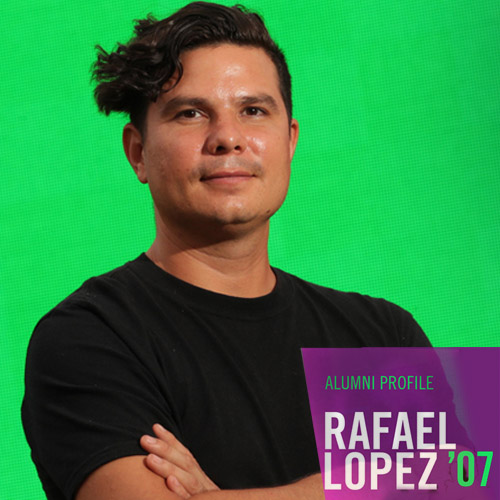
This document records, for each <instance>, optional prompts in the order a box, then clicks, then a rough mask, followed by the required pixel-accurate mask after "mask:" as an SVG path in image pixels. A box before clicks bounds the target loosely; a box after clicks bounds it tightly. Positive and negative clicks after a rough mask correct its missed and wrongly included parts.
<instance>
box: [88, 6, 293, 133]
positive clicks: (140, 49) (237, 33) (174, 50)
mask: <svg viewBox="0 0 500 500" xmlns="http://www.w3.org/2000/svg"><path fill="white" fill-rule="evenodd" d="M134 34H135V36H134V37H133V38H132V39H131V40H130V41H129V42H128V43H127V44H125V45H124V44H118V48H117V49H116V50H115V51H114V52H111V53H107V52H106V51H105V50H104V49H103V48H102V47H101V46H99V45H98V46H97V47H96V49H97V51H98V54H97V61H96V63H95V64H94V66H93V78H94V80H95V81H97V82H98V85H97V87H96V89H95V91H94V96H95V99H96V101H97V105H98V107H99V110H100V111H102V112H104V113H105V114H106V115H109V113H111V112H112V111H117V112H124V113H127V114H128V115H129V116H130V121H131V122H132V123H133V124H134V125H135V126H136V127H137V128H138V129H139V130H140V131H141V133H144V132H145V130H144V121H145V117H146V111H147V108H148V105H149V103H150V102H154V101H156V100H157V99H158V96H159V95H160V93H161V92H165V90H162V87H163V85H164V84H165V82H167V81H168V80H169V79H170V78H171V77H172V75H174V73H176V74H177V75H178V76H177V81H176V82H175V85H176V84H177V83H178V82H179V80H180V79H181V78H182V64H181V62H180V60H179V56H180V55H181V54H182V52H184V51H186V50H190V49H194V48H197V47H201V46H207V45H217V44H220V43H232V44H236V45H244V46H253V47H258V48H262V49H263V50H265V51H266V53H267V54H268V56H269V57H270V58H271V60H272V62H273V63H274V65H275V66H276V69H277V72H278V77H279V87H280V92H281V95H282V97H283V101H284V103H285V107H286V110H287V114H288V118H289V120H291V117H292V96H291V92H292V91H291V78H290V72H289V71H288V66H287V63H286V60H285V56H284V55H283V52H282V51H281V50H280V48H279V47H278V46H277V45H276V43H275V42H274V41H273V40H272V38H271V36H270V35H269V32H268V31H267V28H266V26H265V25H264V21H263V20H262V18H261V17H260V16H259V15H258V14H255V13H252V12H249V11H247V10H246V9H245V8H244V7H243V6H241V5H235V6H234V7H225V6H223V5H219V4H215V3H208V2H193V3H190V4H188V5H186V6H185V7H183V8H182V9H180V10H178V11H177V12H175V13H174V14H172V15H171V16H170V17H167V18H166V19H162V20H160V21H158V20H156V19H155V18H154V17H153V16H151V15H149V16H148V17H147V18H146V19H143V20H139V21H136V25H135V30H134ZM175 85H174V86H175Z"/></svg>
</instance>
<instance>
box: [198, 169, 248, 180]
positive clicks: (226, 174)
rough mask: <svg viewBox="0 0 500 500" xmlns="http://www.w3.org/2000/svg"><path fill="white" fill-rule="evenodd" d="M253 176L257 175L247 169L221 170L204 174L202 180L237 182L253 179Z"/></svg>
mask: <svg viewBox="0 0 500 500" xmlns="http://www.w3.org/2000/svg"><path fill="white" fill-rule="evenodd" d="M253 177H255V175H254V174H252V173H251V172H247V171H245V170H220V171H216V172H211V173H210V174H206V175H204V176H203V177H202V178H201V181H202V182H206V181H215V182H217V181H218V182H224V181H226V182H237V181H240V180H248V179H252V178H253Z"/></svg>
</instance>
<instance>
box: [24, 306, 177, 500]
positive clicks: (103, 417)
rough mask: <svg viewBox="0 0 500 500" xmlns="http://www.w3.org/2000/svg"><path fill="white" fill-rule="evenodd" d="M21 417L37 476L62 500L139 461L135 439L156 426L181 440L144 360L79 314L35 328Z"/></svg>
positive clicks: (55, 314)
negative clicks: (116, 465)
mask: <svg viewBox="0 0 500 500" xmlns="http://www.w3.org/2000/svg"><path fill="white" fill-rule="evenodd" d="M67 309H68V308H67ZM22 412H23V424H24V427H25V432H26V436H27V439H28V442H29V444H30V446H31V448H32V457H33V460H34V462H35V464H36V465H37V468H38V470H39V474H40V476H41V477H42V476H43V477H45V478H50V483H51V485H52V486H51V487H57V489H58V490H59V491H60V492H62V497H63V498H67V499H72V498H73V497H74V495H75V494H76V492H77V490H78V488H79V486H80V485H81V483H82V482H83V481H84V480H85V478H86V477H87V476H88V475H89V474H90V473H91V472H92V471H93V470H94V469H96V468H98V467H99V466H101V465H103V464H105V463H107V462H110V461H112V460H115V459H117V458H120V457H124V456H130V455H141V454H145V452H144V450H143V449H142V448H141V447H140V445H139V438H140V436H141V435H143V434H146V433H151V432H152V431H151V427H152V425H153V424H154V423H155V422H160V423H162V424H163V425H164V426H165V427H167V428H169V429H170V430H171V431H172V432H173V433H174V434H176V435H177V436H179V429H178V427H177V425H176V423H175V418H174V417H173V415H172V412H171V411H170V407H169V404H168V394H166V393H165V390H164V389H162V387H161V386H160V384H158V381H157V380H156V377H155V375H154V370H151V369H150V367H148V362H147V355H144V354H143V353H137V352H134V350H133V348H131V346H130V345H128V344H127V342H126V341H125V340H124V339H123V338H122V337H120V336H119V335H117V334H116V332H114V331H113V329H112V328H111V327H110V326H108V325H107V324H106V323H105V322H103V321H102V319H100V318H98V317H96V316H95V315H93V314H92V312H91V311H88V310H85V309H84V308H78V307H74V308H69V310H65V309H63V310H59V311H58V310H57V309H56V310H55V311H52V312H51V313H50V314H49V315H48V316H46V317H45V318H43V319H42V320H41V322H40V323H39V324H38V325H37V328H36V329H35V332H34V334H33V336H32V339H31V342H30V346H29V349H28V356H27V362H26V394H25V399H24V402H23V410H22ZM44 487H46V485H45V484H44Z"/></svg>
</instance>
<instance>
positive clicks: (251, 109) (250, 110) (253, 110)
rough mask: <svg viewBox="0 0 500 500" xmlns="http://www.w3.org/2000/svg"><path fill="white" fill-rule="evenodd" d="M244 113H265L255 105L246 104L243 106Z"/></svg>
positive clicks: (251, 114) (255, 114) (253, 114)
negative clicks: (245, 106) (246, 105)
mask: <svg viewBox="0 0 500 500" xmlns="http://www.w3.org/2000/svg"><path fill="white" fill-rule="evenodd" d="M245 114H246V115H250V116H259V115H265V114H266V112H265V111H264V110H263V109H262V108H258V107H257V106H248V107H247V108H245Z"/></svg>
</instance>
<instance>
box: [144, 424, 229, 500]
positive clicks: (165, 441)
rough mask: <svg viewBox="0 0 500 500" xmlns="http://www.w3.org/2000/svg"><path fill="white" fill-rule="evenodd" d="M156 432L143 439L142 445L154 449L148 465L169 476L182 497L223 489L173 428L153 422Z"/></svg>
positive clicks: (168, 480)
mask: <svg viewBox="0 0 500 500" xmlns="http://www.w3.org/2000/svg"><path fill="white" fill-rule="evenodd" d="M153 432H154V433H155V435H156V438H154V437H151V436H147V435H145V436H142V437H141V440H140V443H141V446H142V447H143V448H144V449H145V450H146V451H147V452H149V453H150V454H149V455H148V456H147V457H146V465H147V466H148V468H149V469H151V471H153V472H154V473H155V474H157V475H159V476H161V477H163V478H164V479H165V483H166V485H167V487H168V489H169V490H170V491H172V492H173V493H176V494H177V495H179V496H180V497H182V498H190V497H191V496H192V495H196V494H198V493H203V492H206V491H216V490H219V488H218V487H217V485H216V484H215V483H214V482H213V481H212V480H211V479H210V478H209V477H208V476H207V475H206V474H205V473H204V472H203V470H202V468H201V467H200V466H199V464H198V462H197V461H196V459H195V458H194V457H193V455H192V454H191V452H190V451H189V450H188V449H187V448H186V447H185V446H183V445H182V444H181V443H180V442H179V441H178V440H177V439H176V438H175V436H174V435H173V434H172V433H171V432H169V431H167V430H166V429H164V428H163V427H162V426H161V425H160V424H155V425H154V426H153Z"/></svg>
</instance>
